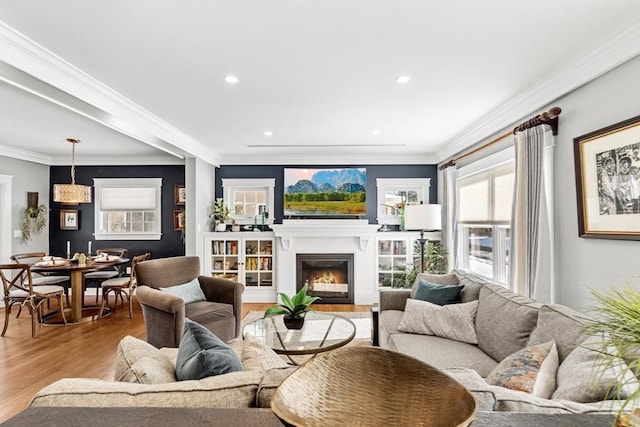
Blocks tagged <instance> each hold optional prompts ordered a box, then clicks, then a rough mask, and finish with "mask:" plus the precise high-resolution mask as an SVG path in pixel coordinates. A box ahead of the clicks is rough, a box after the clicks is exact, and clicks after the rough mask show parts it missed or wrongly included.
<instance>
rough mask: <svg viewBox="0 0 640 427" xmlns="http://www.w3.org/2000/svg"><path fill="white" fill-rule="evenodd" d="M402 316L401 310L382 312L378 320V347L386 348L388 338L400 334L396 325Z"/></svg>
mask: <svg viewBox="0 0 640 427" xmlns="http://www.w3.org/2000/svg"><path fill="white" fill-rule="evenodd" d="M402 316H404V311H401V310H383V311H381V312H380V315H379V318H378V342H379V345H380V347H382V348H387V347H388V345H389V337H390V336H391V335H393V334H400V333H402V332H400V331H399V330H398V325H399V324H400V321H401V320H402Z"/></svg>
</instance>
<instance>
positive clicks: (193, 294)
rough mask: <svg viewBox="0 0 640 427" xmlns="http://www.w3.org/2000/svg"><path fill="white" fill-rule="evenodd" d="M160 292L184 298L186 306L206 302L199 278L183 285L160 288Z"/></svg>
mask: <svg viewBox="0 0 640 427" xmlns="http://www.w3.org/2000/svg"><path fill="white" fill-rule="evenodd" d="M160 290H161V291H163V292H167V293H169V294H171V295H175V296H177V297H180V298H182V299H183V300H184V303H185V304H190V303H192V302H198V301H205V300H206V297H205V296H204V292H202V288H201V287H200V282H198V278H195V279H193V280H192V281H190V282H188V283H183V284H182V285H176V286H168V287H166V288H160Z"/></svg>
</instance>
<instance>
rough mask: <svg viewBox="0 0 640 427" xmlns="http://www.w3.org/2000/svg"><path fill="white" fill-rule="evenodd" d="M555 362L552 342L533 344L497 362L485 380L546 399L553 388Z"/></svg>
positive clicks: (549, 396)
mask: <svg viewBox="0 0 640 427" xmlns="http://www.w3.org/2000/svg"><path fill="white" fill-rule="evenodd" d="M558 364H559V362H558V350H557V348H556V343H555V341H549V342H546V343H543V344H538V345H533V346H531V347H527V348H523V349H522V350H519V351H516V352H515V353H513V354H512V355H510V356H508V357H507V358H506V359H504V360H503V361H502V362H500V363H499V364H498V366H496V367H495V368H494V369H493V371H491V372H490V373H489V376H488V377H487V383H489V384H491V385H497V386H500V387H504V388H509V389H512V390H519V391H524V392H526V393H529V394H532V395H534V396H538V397H543V398H545V399H549V398H551V395H552V394H553V391H554V390H555V388H556V371H557V370H558Z"/></svg>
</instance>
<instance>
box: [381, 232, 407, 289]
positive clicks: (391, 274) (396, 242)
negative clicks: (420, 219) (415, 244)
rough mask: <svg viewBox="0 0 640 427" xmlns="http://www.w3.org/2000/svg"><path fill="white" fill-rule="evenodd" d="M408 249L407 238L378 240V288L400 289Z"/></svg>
mask: <svg viewBox="0 0 640 427" xmlns="http://www.w3.org/2000/svg"><path fill="white" fill-rule="evenodd" d="M408 249H409V238H408V237H403V238H398V239H393V238H391V239H379V240H378V245H377V252H378V253H377V261H378V286H390V287H402V285H403V281H404V275H405V274H404V273H405V268H406V267H407V256H408V254H409V251H408Z"/></svg>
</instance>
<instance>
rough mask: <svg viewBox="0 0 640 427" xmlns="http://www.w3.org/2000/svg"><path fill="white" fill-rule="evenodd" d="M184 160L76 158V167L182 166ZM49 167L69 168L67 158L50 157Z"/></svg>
mask: <svg viewBox="0 0 640 427" xmlns="http://www.w3.org/2000/svg"><path fill="white" fill-rule="evenodd" d="M184 164H185V161H184V159H180V158H177V157H173V156H141V157H131V156H122V157H118V156H113V157H105V156H100V157H87V156H83V157H77V156H76V166H125V165H134V166H135V165H184ZM49 165H50V166H71V164H70V162H69V157H68V156H67V157H51V163H50V164H49Z"/></svg>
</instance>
